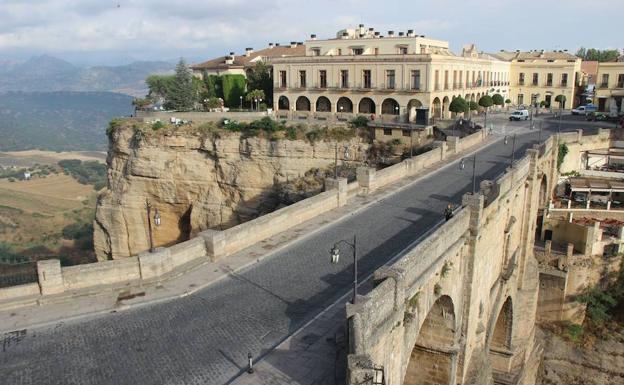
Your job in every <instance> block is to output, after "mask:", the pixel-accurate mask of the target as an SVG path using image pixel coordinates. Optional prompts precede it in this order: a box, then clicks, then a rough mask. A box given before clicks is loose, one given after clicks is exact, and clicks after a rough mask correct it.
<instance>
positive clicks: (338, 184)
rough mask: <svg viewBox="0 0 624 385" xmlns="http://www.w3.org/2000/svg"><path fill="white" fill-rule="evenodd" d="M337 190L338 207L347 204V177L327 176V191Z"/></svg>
mask: <svg viewBox="0 0 624 385" xmlns="http://www.w3.org/2000/svg"><path fill="white" fill-rule="evenodd" d="M334 189H335V190H336V198H337V200H338V202H337V206H336V207H341V206H344V205H346V204H347V178H338V179H334V178H326V179H325V191H330V190H334Z"/></svg>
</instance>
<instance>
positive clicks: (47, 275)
mask: <svg viewBox="0 0 624 385" xmlns="http://www.w3.org/2000/svg"><path fill="white" fill-rule="evenodd" d="M37 276H38V278H39V287H40V289H41V294H43V295H48V294H57V293H62V292H63V291H65V286H64V285H63V274H62V272H61V261H59V260H58V259H47V260H45V261H37Z"/></svg>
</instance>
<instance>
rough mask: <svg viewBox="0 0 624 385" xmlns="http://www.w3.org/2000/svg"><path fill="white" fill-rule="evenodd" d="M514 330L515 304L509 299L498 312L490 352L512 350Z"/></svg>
mask: <svg viewBox="0 0 624 385" xmlns="http://www.w3.org/2000/svg"><path fill="white" fill-rule="evenodd" d="M512 329H513V304H512V301H511V297H507V299H506V300H505V302H504V303H503V306H502V307H501V309H500V311H499V312H498V315H497V318H496V322H495V323H494V330H493V332H492V335H491V339H490V352H492V351H498V352H500V351H508V350H510V349H511V332H512Z"/></svg>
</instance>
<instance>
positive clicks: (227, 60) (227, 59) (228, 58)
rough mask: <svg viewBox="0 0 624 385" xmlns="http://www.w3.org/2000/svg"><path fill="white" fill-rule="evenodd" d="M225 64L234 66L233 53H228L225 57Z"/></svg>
mask: <svg viewBox="0 0 624 385" xmlns="http://www.w3.org/2000/svg"><path fill="white" fill-rule="evenodd" d="M225 64H234V52H230V54H229V55H226V56H225Z"/></svg>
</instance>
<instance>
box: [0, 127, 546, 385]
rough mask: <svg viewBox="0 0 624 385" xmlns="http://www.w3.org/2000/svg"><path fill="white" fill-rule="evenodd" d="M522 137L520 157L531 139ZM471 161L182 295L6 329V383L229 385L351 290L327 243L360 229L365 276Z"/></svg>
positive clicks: (0, 368) (499, 165) (415, 231)
mask: <svg viewBox="0 0 624 385" xmlns="http://www.w3.org/2000/svg"><path fill="white" fill-rule="evenodd" d="M535 138H536V136H531V137H529V136H523V137H518V142H517V155H516V157H518V156H520V155H522V154H524V150H525V148H526V143H527V141H528V140H529V139H530V140H534V139H535ZM510 150H511V149H510V145H507V146H504V145H503V144H502V142H499V143H497V144H495V145H492V146H490V147H488V148H486V149H484V150H481V151H480V152H479V154H478V157H477V159H478V164H477V172H478V174H479V175H480V177H479V179H484V178H494V177H496V176H497V175H498V174H500V173H501V172H502V171H503V170H504V168H505V167H506V166H507V165H508V158H509V154H510V152H511V151H510ZM471 177H472V175H471V167H466V170H464V171H459V170H458V169H457V167H455V166H451V167H449V168H446V169H443V170H440V171H438V172H436V173H435V174H434V175H433V176H431V177H428V178H425V179H423V180H422V181H420V182H418V183H415V184H413V185H411V186H410V187H408V188H406V189H404V190H402V191H400V192H399V193H396V194H394V195H391V196H389V197H387V198H385V199H384V200H382V201H380V202H378V203H376V204H373V205H372V206H370V207H368V208H367V209H365V210H363V211H360V212H359V213H357V214H355V215H352V216H351V217H349V218H348V219H346V220H343V221H340V222H338V223H336V224H335V225H332V226H330V227H327V228H325V229H323V230H321V231H319V232H317V233H315V234H314V235H312V236H310V237H308V238H306V239H304V240H302V241H299V242H297V243H295V244H293V245H291V246H290V247H287V248H286V249H283V250H282V251H279V252H277V253H276V254H275V255H274V256H272V257H270V258H267V259H265V260H264V261H262V262H261V263H258V264H256V265H254V266H252V267H250V268H248V269H245V270H243V271H242V272H239V273H238V274H234V275H231V276H230V277H228V278H226V279H223V280H221V281H219V282H218V283H215V284H214V285H211V286H209V287H208V288H206V289H204V290H202V291H200V292H198V293H196V294H194V295H192V296H189V297H186V298H183V299H179V300H176V301H171V302H168V303H164V304H158V305H153V306H151V307H146V308H140V309H135V310H129V311H125V312H121V313H114V314H110V315H108V316H102V317H98V318H95V319H91V320H88V321H83V322H77V323H71V324H59V325H57V326H56V327H53V328H45V329H35V330H26V331H22V332H15V333H8V334H5V335H4V336H2V337H3V348H2V352H0V384H20V385H22V384H23V385H26V384H33V385H45V384H116V385H122V384H132V385H138V384H145V385H147V384H169V385H174V384H222V383H227V382H228V381H229V380H231V379H232V378H233V377H234V376H236V375H237V374H238V373H239V372H240V371H241V370H243V369H244V367H245V365H246V360H247V352H251V353H252V354H253V355H254V356H256V357H257V356H259V355H261V354H263V353H265V352H267V351H268V350H270V349H272V348H273V347H274V346H275V345H276V344H278V343H279V342H280V341H281V340H282V339H283V338H285V337H286V336H288V335H289V334H291V333H292V332H293V331H294V330H296V329H297V328H299V327H300V326H301V325H302V324H303V323H304V322H305V321H307V320H309V319H311V318H312V317H313V316H314V315H315V314H318V313H319V312H320V311H321V310H322V309H324V308H325V307H327V306H328V305H329V304H330V303H332V302H334V301H335V300H336V299H337V298H338V297H340V296H341V295H342V294H344V293H345V292H347V291H348V290H349V289H350V285H351V258H350V257H349V255H350V251H347V250H346V249H345V250H344V252H343V257H342V258H341V260H340V262H339V264H338V265H332V264H331V263H330V262H329V248H330V247H331V245H332V243H333V242H335V241H336V240H339V239H344V238H349V237H352V236H353V233H354V232H356V233H357V235H358V249H359V251H360V253H359V262H358V263H359V267H360V275H361V276H362V277H363V276H366V275H368V274H370V273H371V272H372V271H373V270H374V269H375V268H377V267H378V266H380V265H382V264H384V263H385V262H386V261H387V260H389V259H390V258H391V257H392V255H393V254H395V253H396V252H398V251H399V250H401V249H402V248H404V247H405V246H406V245H408V244H409V243H410V242H411V241H412V240H413V239H415V238H416V237H417V236H418V235H420V234H422V233H424V232H425V231H426V230H427V229H428V228H429V227H430V226H431V225H432V224H434V223H435V222H437V221H439V220H440V218H441V217H442V213H443V209H444V207H445V206H446V204H447V203H448V202H452V203H455V204H457V203H459V202H460V200H461V195H462V194H463V193H464V192H466V191H468V190H469V189H470V188H471V187H470V186H471Z"/></svg>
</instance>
